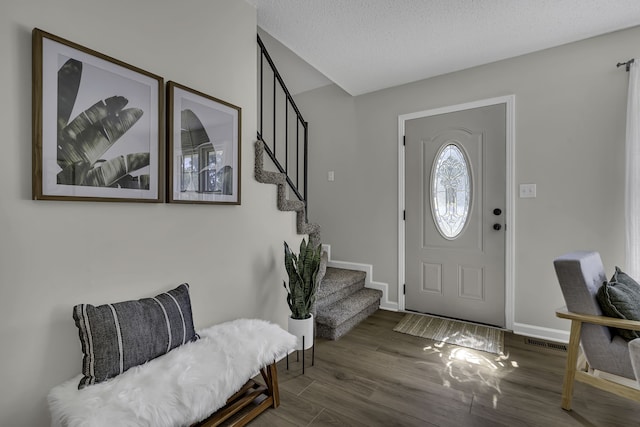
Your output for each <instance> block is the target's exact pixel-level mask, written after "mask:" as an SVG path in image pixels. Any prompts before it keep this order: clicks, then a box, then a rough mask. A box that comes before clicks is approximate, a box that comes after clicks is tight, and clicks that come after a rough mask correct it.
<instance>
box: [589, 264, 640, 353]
mask: <svg viewBox="0 0 640 427" xmlns="http://www.w3.org/2000/svg"><path fill="white" fill-rule="evenodd" d="M596 299H597V300H598V304H600V308H601V309H602V312H603V313H604V314H605V315H606V316H609V317H617V318H619V319H627V320H640V285H639V284H638V283H637V282H636V281H635V280H633V279H632V278H631V277H629V275H628V274H626V273H624V272H623V271H622V270H620V268H618V267H616V272H615V273H614V274H613V277H612V278H611V280H610V281H609V282H604V283H603V284H602V286H601V287H600V289H598V293H597V294H596ZM616 333H617V334H618V335H620V336H621V337H622V338H624V339H626V340H627V341H631V340H633V339H636V338H640V331H630V330H628V329H616Z"/></svg>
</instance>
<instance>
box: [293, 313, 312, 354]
mask: <svg viewBox="0 0 640 427" xmlns="http://www.w3.org/2000/svg"><path fill="white" fill-rule="evenodd" d="M289 333H290V334H291V335H295V336H296V337H297V338H298V344H297V345H296V350H306V349H308V348H311V347H312V346H313V314H312V315H311V317H309V318H308V319H292V318H291V316H289ZM303 336H304V348H302V337H303Z"/></svg>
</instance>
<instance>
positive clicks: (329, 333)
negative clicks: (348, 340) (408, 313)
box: [316, 299, 380, 340]
mask: <svg viewBox="0 0 640 427" xmlns="http://www.w3.org/2000/svg"><path fill="white" fill-rule="evenodd" d="M379 308H380V300H379V299H377V300H375V301H374V302H373V303H371V304H370V305H369V306H368V307H365V309H364V310H362V311H360V312H359V313H357V314H356V315H355V316H353V317H352V318H350V319H348V320H347V321H346V322H343V323H342V324H340V325H338V326H337V327H335V328H332V327H330V326H328V325H324V324H322V323H317V324H316V336H318V337H321V338H327V339H330V340H337V339H340V337H342V336H343V335H344V334H346V333H347V332H349V331H350V330H351V329H353V328H354V327H355V326H356V325H357V324H358V323H360V322H362V321H363V320H365V319H366V318H367V317H369V316H370V315H372V314H373V313H375V312H376V311H378V309H379Z"/></svg>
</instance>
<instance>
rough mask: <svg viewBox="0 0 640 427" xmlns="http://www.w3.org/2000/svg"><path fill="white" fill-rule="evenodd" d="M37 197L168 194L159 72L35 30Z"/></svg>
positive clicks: (152, 198) (133, 198) (148, 198)
mask: <svg viewBox="0 0 640 427" xmlns="http://www.w3.org/2000/svg"><path fill="white" fill-rule="evenodd" d="M32 41H33V199H34V200H90V201H104V202H111V201H127V202H162V201H164V193H165V192H164V177H163V174H164V167H163V166H164V161H163V148H164V143H163V135H164V122H163V118H164V115H163V113H162V107H163V97H164V87H163V86H164V81H163V79H162V78H161V77H158V76H156V75H153V74H151V73H149V72H147V71H143V70H141V69H139V68H136V67H133V66H131V65H128V64H125V63H124V62H122V61H118V60H116V59H113V58H110V57H108V56H106V55H102V54H100V53H98V52H95V51H93V50H91V49H88V48H86V47H83V46H80V45H78V44H75V43H72V42H70V41H67V40H64V39H62V38H60V37H57V36H54V35H52V34H49V33H46V32H44V31H42V30H40V29H37V28H35V29H34V30H33V38H32Z"/></svg>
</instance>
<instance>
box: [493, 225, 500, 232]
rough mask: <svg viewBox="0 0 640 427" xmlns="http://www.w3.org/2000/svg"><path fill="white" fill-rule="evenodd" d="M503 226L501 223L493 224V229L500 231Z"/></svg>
mask: <svg viewBox="0 0 640 427" xmlns="http://www.w3.org/2000/svg"><path fill="white" fill-rule="evenodd" d="M501 228H502V226H501V225H500V224H493V229H494V230H496V231H499V230H500V229H501Z"/></svg>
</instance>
